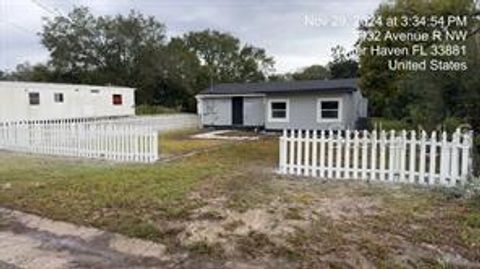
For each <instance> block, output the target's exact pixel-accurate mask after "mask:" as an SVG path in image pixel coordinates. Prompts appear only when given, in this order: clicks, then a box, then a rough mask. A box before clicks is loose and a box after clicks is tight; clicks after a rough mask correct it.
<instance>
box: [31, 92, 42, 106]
mask: <svg viewBox="0 0 480 269" xmlns="http://www.w3.org/2000/svg"><path fill="white" fill-rule="evenodd" d="M28 100H29V102H30V105H31V106H38V105H40V93H38V92H29V93H28Z"/></svg>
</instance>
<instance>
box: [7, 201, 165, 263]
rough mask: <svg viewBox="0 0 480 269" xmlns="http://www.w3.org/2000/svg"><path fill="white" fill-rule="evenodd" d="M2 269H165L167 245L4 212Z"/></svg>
mask: <svg viewBox="0 0 480 269" xmlns="http://www.w3.org/2000/svg"><path fill="white" fill-rule="evenodd" d="M0 220H1V221H2V222H1V223H2V224H1V226H0V268H2V269H3V268H25V269H28V268H32V269H34V268H35V269H37V268H49V269H64V268H163V266H162V265H165V264H166V263H167V262H169V261H170V260H171V259H172V257H169V256H168V255H166V254H165V246H163V245H161V244H157V243H153V242H149V241H144V240H138V239H132V238H128V237H125V236H122V235H118V234H113V233H108V232H104V231H101V230H98V229H94V228H87V227H80V226H76V225H72V224H68V223H65V222H59V221H52V220H48V219H43V218H40V217H37V216H34V215H30V214H25V213H21V212H18V211H11V210H7V209H0Z"/></svg>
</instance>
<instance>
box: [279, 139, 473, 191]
mask: <svg viewBox="0 0 480 269" xmlns="http://www.w3.org/2000/svg"><path fill="white" fill-rule="evenodd" d="M472 147H473V134H472V132H467V133H461V132H460V130H457V131H456V132H455V133H453V134H452V135H448V134H447V133H445V132H442V133H441V134H440V137H437V132H435V131H434V132H432V133H431V135H430V136H429V137H428V136H427V133H426V132H425V131H421V132H420V133H417V132H415V131H409V132H407V131H401V132H395V131H390V132H388V133H387V132H385V131H381V132H377V131H373V132H367V131H363V132H358V131H349V130H347V131H341V132H334V131H331V130H330V131H323V130H322V131H317V130H284V131H283V135H282V136H281V137H280V158H279V172H280V173H281V174H293V175H299V176H311V177H321V178H336V179H362V180H379V181H397V182H410V183H418V184H428V185H445V186H454V185H457V184H463V183H465V182H466V181H467V180H468V179H469V177H470V176H471V173H472V171H471V169H472Z"/></svg>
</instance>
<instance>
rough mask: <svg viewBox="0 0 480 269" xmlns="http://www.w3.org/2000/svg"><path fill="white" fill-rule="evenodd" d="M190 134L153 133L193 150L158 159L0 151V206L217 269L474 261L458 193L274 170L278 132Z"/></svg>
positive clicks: (476, 213)
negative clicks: (234, 264)
mask: <svg viewBox="0 0 480 269" xmlns="http://www.w3.org/2000/svg"><path fill="white" fill-rule="evenodd" d="M193 132H194V131H182V132H176V133H167V134H163V135H162V137H161V143H162V144H163V149H164V150H165V151H167V152H168V153H169V154H172V155H179V154H180V155H181V154H184V153H188V152H192V151H198V150H200V151H199V152H198V153H197V154H195V155H192V156H189V157H188V156H187V157H185V158H182V159H179V160H177V161H175V162H170V163H166V164H161V163H158V164H154V165H133V164H129V165H122V164H111V163H107V162H91V161H81V162H79V161H77V160H69V159H59V158H48V157H47V158H45V157H35V156H28V155H22V154H12V153H0V204H1V205H2V206H7V207H10V208H15V209H19V210H23V211H27V212H32V213H36V214H39V215H42V216H45V217H50V218H54V219H60V220H65V221H69V222H73V223H77V224H84V225H92V226H95V227H99V228H102V229H107V230H110V231H115V232H120V233H123V234H126V235H130V236H136V237H141V238H147V239H152V240H155V241H160V242H162V243H164V244H166V245H167V246H168V247H169V251H170V252H171V253H176V252H177V251H179V250H180V251H186V252H187V253H189V254H191V255H192V256H189V258H192V259H197V258H198V259H199V260H208V262H215V265H217V267H219V268H221V267H226V266H224V265H225V262H227V261H241V262H243V263H245V264H246V265H245V268H248V266H247V265H249V266H251V267H254V266H263V267H265V268H329V267H334V268H358V267H364V268H371V267H380V268H392V267H393V268H396V267H398V268H412V267H413V268H445V267H447V268H450V267H451V268H456V267H473V266H477V265H478V264H479V263H480V208H478V207H477V206H475V204H474V203H471V202H470V201H468V200H465V199H464V198H462V196H461V195H458V194H457V193H452V191H446V190H445V189H431V188H430V189H429V188H425V187H419V186H409V185H401V184H398V185H395V184H386V183H368V182H355V181H348V180H337V181H322V180H310V179H308V180H307V179H299V178H295V177H280V176H277V175H275V174H274V173H273V168H274V167H275V165H276V162H277V155H278V151H277V150H278V146H277V140H276V139H274V138H263V139H261V140H259V141H253V142H242V143H231V142H225V141H213V142H215V144H213V145H212V144H204V143H210V142H212V141H208V142H203V140H191V139H189V138H188V136H189V135H190V134H191V133H193ZM216 143H218V144H216ZM206 148H208V149H209V150H206V151H203V150H201V149H206ZM0 222H1V221H0ZM0 226H1V224H0ZM194 265H195V267H193V268H201V267H202V266H201V264H194ZM279 265H281V267H278V266H279Z"/></svg>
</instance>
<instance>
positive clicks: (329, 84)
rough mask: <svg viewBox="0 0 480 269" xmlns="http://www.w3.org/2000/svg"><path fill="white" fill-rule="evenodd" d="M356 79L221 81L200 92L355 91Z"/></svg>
mask: <svg viewBox="0 0 480 269" xmlns="http://www.w3.org/2000/svg"><path fill="white" fill-rule="evenodd" d="M357 89H358V87H357V79H355V78H353V79H332V80H301V81H273V82H256V83H222V84H216V85H213V86H212V87H209V88H207V89H205V90H203V91H201V92H200V94H206V95H208V94H253V93H281V92H304V91H322V92H352V91H356V90H357Z"/></svg>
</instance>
